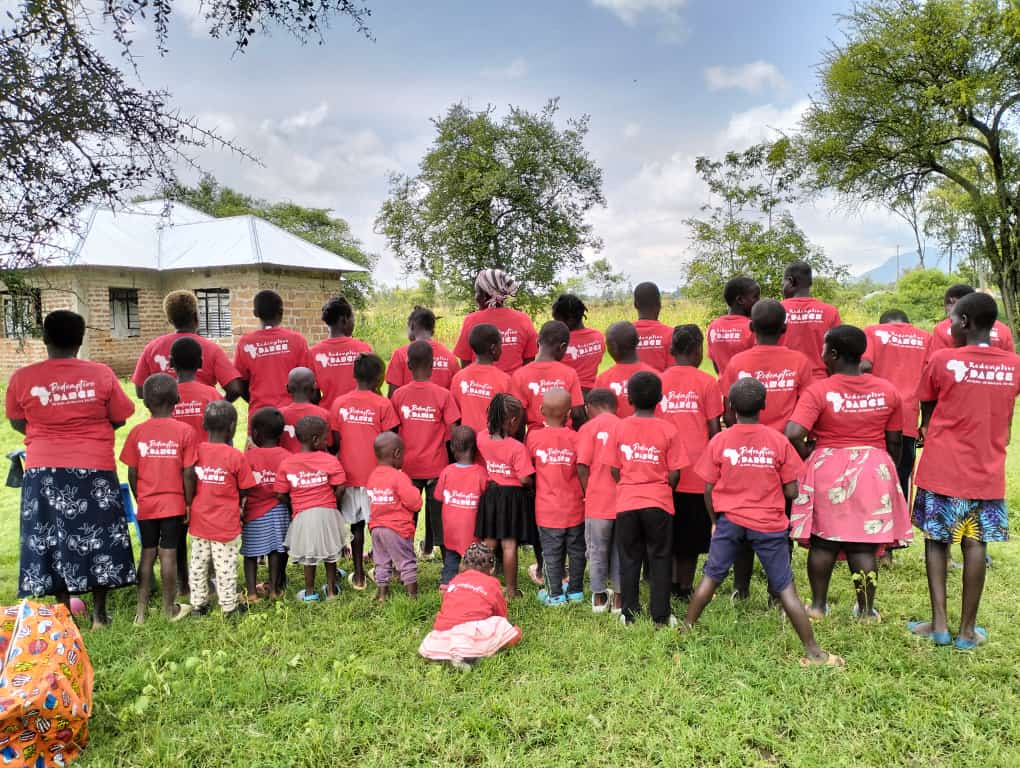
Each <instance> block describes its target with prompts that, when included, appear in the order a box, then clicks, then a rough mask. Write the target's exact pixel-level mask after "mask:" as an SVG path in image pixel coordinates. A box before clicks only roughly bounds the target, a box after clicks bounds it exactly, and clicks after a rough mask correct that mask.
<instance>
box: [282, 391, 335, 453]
mask: <svg viewBox="0 0 1020 768" xmlns="http://www.w3.org/2000/svg"><path fill="white" fill-rule="evenodd" d="M280 413H281V414H283V434H282V435H280V447H281V448H283V449H285V450H287V451H288V452H290V453H298V452H299V451H300V450H301V441H300V440H298V439H297V432H296V430H295V429H294V427H295V426H296V425H297V423H298V421H300V420H301V419H303V418H304V417H305V416H318V417H319V418H320V419H323V420H324V421H325V422H326V424H329V411H327V410H326V409H325V408H323V407H322V406H319V405H315V404H314V403H288V404H287V405H285V406H283V407H282V408H280ZM332 446H333V431H332V430H330V433H329V434H328V435H327V436H326V447H332Z"/></svg>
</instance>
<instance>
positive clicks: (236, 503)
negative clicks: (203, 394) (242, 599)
mask: <svg viewBox="0 0 1020 768" xmlns="http://www.w3.org/2000/svg"><path fill="white" fill-rule="evenodd" d="M202 428H203V429H204V430H205V431H206V432H208V433H209V441H208V442H206V443H201V444H200V445H199V446H198V459H197V461H196V462H195V474H196V475H197V476H198V482H197V485H196V488H195V500H194V502H192V504H191V519H190V521H189V526H190V533H191V562H190V563H189V567H188V571H189V576H190V581H191V605H192V606H193V607H194V611H193V613H195V614H196V615H198V616H204V615H206V614H207V613H209V568H210V566H212V569H213V570H214V571H215V573H216V593H217V595H218V596H219V601H220V610H221V611H223V613H224V614H225V615H237V614H240V613H244V612H245V611H246V610H247V607H248V606H247V605H246V604H244V603H238V602H237V552H238V546H239V544H240V539H241V500H242V499H243V498H244V496H246V495H247V493H248V491H249V490H250V489H252V488H254V487H255V485H256V483H255V477H254V475H252V473H251V468H250V467H249V466H248V462H247V461H245V460H244V454H243V453H241V452H240V451H239V450H237V449H236V448H234V446H233V441H234V432H235V431H236V430H237V411H236V410H234V406H233V405H231V404H230V403H228V402H227V401H226V400H217V401H216V402H214V403H209V405H208V406H206V409H205V419H204V420H203V422H202Z"/></svg>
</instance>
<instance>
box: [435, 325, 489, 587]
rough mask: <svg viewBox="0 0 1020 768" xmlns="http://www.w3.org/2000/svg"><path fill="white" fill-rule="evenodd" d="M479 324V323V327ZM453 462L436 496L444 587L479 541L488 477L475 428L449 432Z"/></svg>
mask: <svg viewBox="0 0 1020 768" xmlns="http://www.w3.org/2000/svg"><path fill="white" fill-rule="evenodd" d="M476 327H478V326H476ZM450 450H451V451H452V452H453V460H454V463H453V464H449V465H447V467H446V468H445V469H444V470H443V471H442V473H440V475H439V480H438V481H437V482H436V490H435V493H436V498H437V499H441V500H442V505H443V508H442V515H443V546H445V547H446V551H445V553H444V554H443V574H442V576H440V577H439V589H440V590H442V589H444V588H445V587H446V585H447V584H449V583H450V580H451V579H452V578H453V577H454V576H456V575H457V570H458V569H459V568H460V561H461V558H462V557H463V556H464V552H466V551H467V548H468V546H470V545H471V543H472V542H474V541H477V538H476V537H475V520H476V519H477V517H478V502H480V501H481V499H482V494H483V493H485V486H486V485H488V483H489V476H488V474H486V472H485V467H482V466H480V465H479V464H478V462H477V461H476V460H475V457H476V452H477V444H476V441H475V431H474V430H473V429H471V427H465V426H463V425H461V426H458V427H454V428H453V430H452V432H451V434H450Z"/></svg>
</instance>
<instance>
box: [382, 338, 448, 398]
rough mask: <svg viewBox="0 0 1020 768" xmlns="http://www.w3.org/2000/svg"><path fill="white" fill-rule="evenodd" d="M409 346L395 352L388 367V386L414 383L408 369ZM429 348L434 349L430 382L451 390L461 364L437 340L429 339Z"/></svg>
mask: <svg viewBox="0 0 1020 768" xmlns="http://www.w3.org/2000/svg"><path fill="white" fill-rule="evenodd" d="M409 346H410V344H405V345H404V346H402V347H398V348H397V349H395V350H393V355H392V356H391V357H390V364H389V365H387V366H386V383H387V384H392V385H393V386H394V387H402V386H404V385H405V384H410V383H411V382H412V381H414V376H412V375H411V369H410V368H408V367H407V348H408V347H409ZM429 346H430V347H432V375H431V376H430V377H429V381H431V382H432V383H433V384H435V385H436V386H440V387H442V388H443V389H449V388H450V382H451V381H453V375H454V374H455V373H456V372H457V371H458V370H459V369H460V363H459V362H457V358H456V357H455V356H454V354H453V352H451V351H450V350H448V349H447V348H446V347H444V346H443V345H442V344H440V343H439V342H438V341H436V340H435V339H429Z"/></svg>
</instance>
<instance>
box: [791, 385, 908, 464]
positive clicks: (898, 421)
mask: <svg viewBox="0 0 1020 768" xmlns="http://www.w3.org/2000/svg"><path fill="white" fill-rule="evenodd" d="M790 421H793V422H796V423H797V424H800V425H801V426H802V427H804V429H806V430H807V431H808V432H810V433H811V434H812V435H813V436H814V438H815V439H816V440H817V441H818V442H817V445H816V446H815V447H816V448H853V447H855V446H862V445H868V446H871V447H872V448H881V449H882V450H883V451H884V450H885V433H886V432H899V431H900V430H902V428H903V408H902V406H901V405H900V395H899V393H898V392H897V391H896V387H894V386H893V385H892V383H891V382H888V381H886V380H885V379H880V378H879V377H878V376H873V375H872V374H870V373H865V374H862V375H861V376H844V375H842V374H837V375H836V376H830V377H829V378H827V379H822V380H821V381H816V382H815V383H814V384H812V385H811V386H810V387H808V389H807V391H806V392H805V393H804V394H803V395H802V396H801V398H800V401H799V402H798V403H797V407H796V408H795V409H794V411H793V416H791V417H790Z"/></svg>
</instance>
